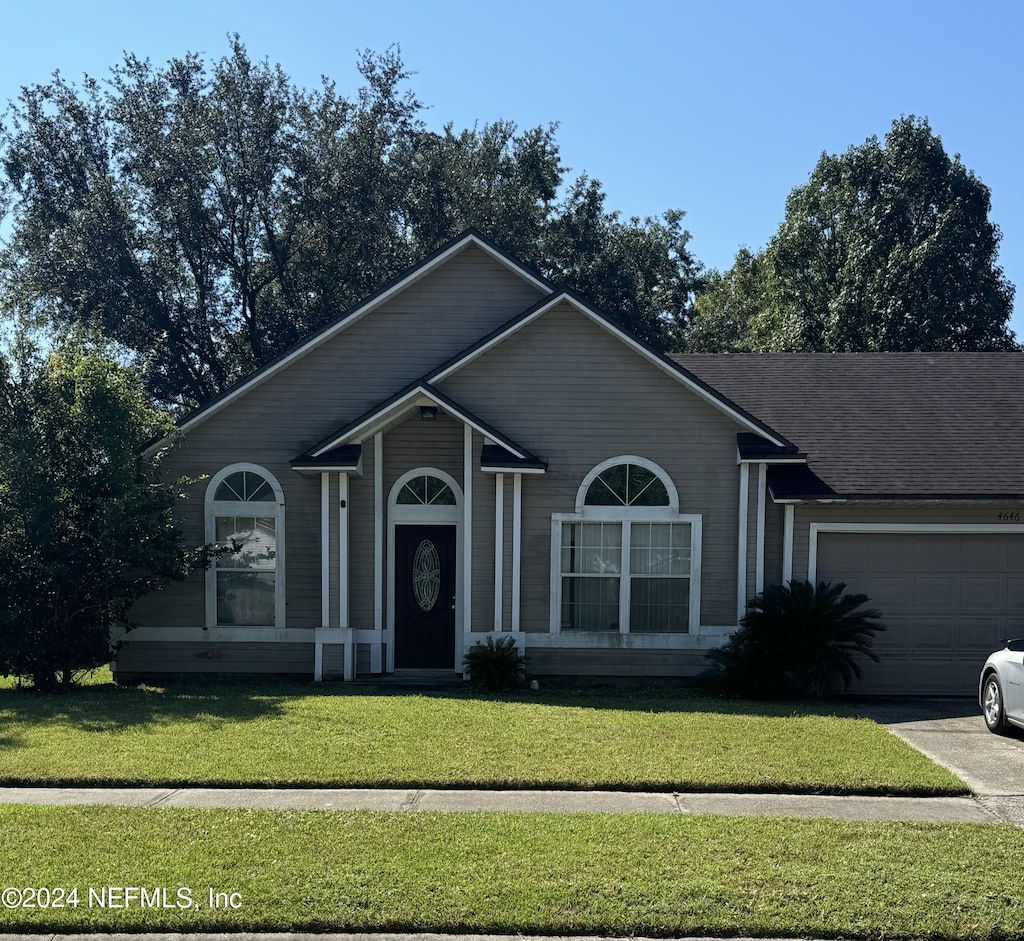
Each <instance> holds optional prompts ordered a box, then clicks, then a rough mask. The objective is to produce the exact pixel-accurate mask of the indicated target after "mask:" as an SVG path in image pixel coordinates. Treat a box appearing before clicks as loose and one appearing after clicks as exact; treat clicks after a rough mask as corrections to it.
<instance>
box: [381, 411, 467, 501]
mask: <svg viewBox="0 0 1024 941" xmlns="http://www.w3.org/2000/svg"><path fill="white" fill-rule="evenodd" d="M463 451H464V447H463V424H462V422H461V421H458V420H456V419H454V418H452V417H451V416H450V415H447V414H446V413H445V412H444V411H443V410H440V411H438V414H437V418H436V420H434V421H422V420H421V419H420V416H419V410H418V409H414V410H413V412H412V414H411V415H410V417H409V418H407V419H406V420H405V421H403V422H402V423H401V424H400V425H398V426H396V427H395V428H392V429H391V430H390V431H389V432H387V433H386V434H385V435H384V499H385V500H387V499H388V495H389V494H390V493H391V488H392V487H394V485H395V481H396V480H398V478H399V477H401V476H402V475H403V474H406V473H408V472H409V471H411V470H414V469H415V468H417V467H436V468H437V469H438V470H442V471H444V472H445V473H446V474H450V475H451V476H452V477H454V478H455V480H456V482H457V483H458V485H459V486H460V487H463V489H464V483H463V479H462V478H463V459H462V457H463Z"/></svg>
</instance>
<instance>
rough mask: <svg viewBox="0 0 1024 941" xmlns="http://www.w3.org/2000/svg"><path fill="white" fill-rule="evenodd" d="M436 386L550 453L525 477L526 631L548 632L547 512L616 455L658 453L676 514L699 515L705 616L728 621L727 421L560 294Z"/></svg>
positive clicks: (730, 517) (730, 429) (730, 465)
mask: <svg viewBox="0 0 1024 941" xmlns="http://www.w3.org/2000/svg"><path fill="white" fill-rule="evenodd" d="M441 388H442V389H443V390H444V391H445V392H446V393H447V394H449V395H451V396H452V397H453V398H455V399H456V400H457V401H459V402H460V403H461V404H463V405H464V406H465V407H466V408H468V409H470V410H471V411H473V412H474V413H475V414H477V415H479V416H480V417H481V418H482V419H483V420H485V421H487V422H489V423H490V424H492V425H494V426H495V427H497V428H500V429H501V431H502V432H503V433H505V434H507V435H509V436H510V437H511V438H512V439H513V440H515V441H516V442H518V443H519V444H521V445H522V446H523V447H525V448H528V449H529V450H531V451H532V452H533V453H534V454H536V455H537V456H538V457H541V458H543V459H544V460H546V461H547V462H548V465H549V466H548V472H547V473H546V474H545V475H543V476H534V475H524V477H523V542H522V580H523V601H522V626H523V628H524V629H525V630H527V631H531V632H544V633H546V632H547V631H548V630H549V624H550V610H549V599H548V595H549V583H550V568H549V566H550V561H551V560H550V556H551V514H552V513H565V512H572V511H573V509H574V503H575V498H576V492H577V490H578V488H579V486H580V483H581V482H582V480H583V478H584V476H585V475H586V474H587V473H588V472H589V471H590V470H591V469H592V468H593V467H594V466H595V465H596V464H598V463H599V462H600V461H603V460H605V459H607V458H610V457H614V456H616V455H620V454H636V455H639V456H641V457H646V458H648V459H650V460H652V461H655V462H656V463H658V464H659V465H660V466H661V467H663V468H664V470H665V471H666V472H667V473H668V474H669V475H670V476H671V478H672V480H673V482H674V483H675V485H676V488H677V489H678V491H679V500H680V512H682V513H696V514H701V515H702V517H703V540H704V551H703V573H704V577H703V582H702V605H701V609H702V610H701V622H702V623H703V624H707V625H729V624H735V623H736V551H737V516H736V513H737V510H736V494H737V491H738V487H739V472H738V468H737V465H736V432H737V430H739V429H738V426H737V424H736V423H735V422H734V421H733V420H731V419H730V418H728V417H727V416H726V415H725V414H723V413H722V412H720V411H719V410H718V409H716V408H714V407H713V406H711V405H709V404H708V403H706V402H704V401H702V400H701V399H699V398H698V397H697V396H696V395H694V394H693V393H691V392H689V391H688V390H687V389H686V388H685V387H684V386H683V385H682V384H681V383H679V382H678V381H676V380H675V379H673V378H672V377H671V376H669V375H667V374H666V373H665V372H663V371H662V370H661V369H659V368H658V367H657V366H655V365H654V364H652V363H649V362H648V361H646V360H645V359H644V358H642V357H641V356H640V355H639V354H637V353H636V352H635V351H634V350H632V349H630V348H629V347H627V346H626V345H625V344H624V343H622V342H621V341H620V340H618V339H616V338H615V337H614V336H612V335H611V334H609V333H608V332H607V331H606V330H605V329H604V328H602V327H601V326H599V325H598V324H595V323H593V322H592V321H591V320H589V319H588V318H587V317H585V315H583V314H580V313H579V312H578V311H576V310H575V309H573V308H572V307H571V306H570V305H568V304H561V305H558V306H557V307H555V308H553V309H552V310H551V311H549V312H547V313H546V314H544V315H543V316H541V317H539V318H538V319H537V320H535V321H533V322H532V323H530V324H528V325H527V326H525V327H523V328H522V329H520V330H519V331H518V332H516V333H515V334H513V335H511V336H509V337H507V338H506V339H505V340H503V341H502V343H501V344H499V345H498V346H497V347H495V348H494V349H492V350H489V351H488V352H486V353H484V354H482V355H481V356H480V357H478V358H477V359H476V360H475V361H473V362H471V363H469V364H468V365H466V366H464V367H463V368H462V369H460V370H459V371H457V372H455V373H453V374H452V375H451V376H449V377H448V378H446V379H445V380H443V382H442V383H441ZM492 492H493V488H492ZM510 502H511V501H510ZM491 516H492V518H493V504H492V507H491ZM474 545H475V547H476V544H474Z"/></svg>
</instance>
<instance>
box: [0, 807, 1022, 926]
mask: <svg viewBox="0 0 1024 941" xmlns="http://www.w3.org/2000/svg"><path fill="white" fill-rule="evenodd" d="M0 859H4V860H5V872H4V874H3V885H5V886H9V887H11V889H8V890H7V892H5V893H4V902H5V905H10V904H11V903H12V902H14V903H17V902H19V901H22V902H23V901H25V900H26V899H28V900H30V901H34V902H35V903H36V905H37V907H36V908H35V909H29V908H20V907H9V908H6V909H0V931H37V932H41V931H65V930H71V931H87V930H92V931H96V930H127V931H177V932H192V931H239V930H248V931H301V930H313V931H319V930H338V931H349V930H354V931H371V930H376V931H405V930H427V931H445V932H502V933H524V934H533V933H538V934H559V933H566V934H616V935H634V934H639V935H655V936H657V935H674V936H677V937H680V936H691V935H704V934H711V935H737V934H739V935H752V936H772V937H778V936H801V937H817V938H833V937H844V938H873V939H881V938H886V939H902V938H943V939H959V938H964V939H984V938H993V939H995V938H1010V937H1020V936H1021V935H1022V934H1024V903H1022V901H1021V891H1020V873H1021V872H1022V871H1024V833H1022V832H1021V831H1020V830H1018V829H1016V828H1014V827H1010V826H1004V825H977V824H974V825H967V824H958V825H937V824H880V823H871V824H854V823H842V822H837V821H826V820H793V819H786V818H779V817H774V818H724V817H680V816H670V815H660V814H635V815H633V814H624V815H606V814H573V815H557V814H425V813H401V814H386V813H369V812H326V811H307V812H286V811H256V810H246V811H234V810H193V809H177V808H175V809H167V808H164V809H139V808H128V809H122V808H111V807H0ZM24 887H35V888H40V887H45V888H49V889H50V890H54V889H58V888H60V889H63V890H65V892H64V893H63V894H62V895H61V901H62V902H63V903H64V907H61V908H56V907H52V906H53V902H54V899H56V898H57V897H58V893H55V892H53V891H51V892H50V893H49V894H48V895H47V897H46V901H47V904H49V905H50V906H51V907H49V908H45V909H43V908H40V907H38V906H39V904H40V901H41V900H42V895H41V894H40V893H35V894H33V895H30V896H26V895H25V894H24V893H22V892H18V893H17V894H16V895H11V894H10V892H11V891H12V889H13V890H18V889H21V888H24ZM72 888H77V890H78V892H77V898H76V903H77V907H75V906H73V905H72V904H70V903H69V901H68V899H69V896H68V894H67V892H68V890H70V889H72ZM142 888H145V889H146V892H147V898H146V900H145V901H144V900H143V899H142V896H141V892H140V890H141V889H142ZM90 889H92V890H93V892H92V893H90V891H89V890H90ZM211 889H212V890H213V892H214V893H216V894H219V896H220V903H221V907H217V908H211V907H210V890H211ZM160 890H162V891H160ZM180 890H187V891H186V893H185V894H182V893H181V891H180ZM232 896H234V898H233V902H234V905H235V906H237V907H232ZM168 905H169V906H170V907H165V906H168ZM178 905H184V906H185V907H183V908H178V907H177V906H178Z"/></svg>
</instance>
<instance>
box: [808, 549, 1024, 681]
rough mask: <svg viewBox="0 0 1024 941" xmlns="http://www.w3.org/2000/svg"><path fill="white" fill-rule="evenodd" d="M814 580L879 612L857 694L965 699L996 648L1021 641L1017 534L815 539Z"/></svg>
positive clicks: (1021, 560)
mask: <svg viewBox="0 0 1024 941" xmlns="http://www.w3.org/2000/svg"><path fill="white" fill-rule="evenodd" d="M817 580H818V581H833V582H834V581H842V582H846V583H847V585H848V586H849V590H851V591H858V592H863V593H865V594H866V595H868V596H869V597H870V598H871V602H870V606H871V607H873V608H877V609H879V610H880V611H881V612H882V620H883V622H884V623H885V625H886V627H887V628H888V630H886V631H885V632H884V633H882V634H879V635H878V636H877V638H876V640H875V643H874V647H873V649H874V651H875V653H877V654H878V656H879V657H880V658H881V662H880V663H872V662H871V661H869V660H864V661H863V663H862V665H863V669H864V678H863V680H862V681H861V683H860V684H859V686H858V691H860V692H870V693H904V692H906V693H945V694H967V695H974V694H976V693H977V684H978V674H979V672H980V670H981V667H982V665H983V664H984V662H985V659H986V658H987V657H988V655H989V654H990V653H991V652H992V651H993V650H995V649H996V647H997V646H998V644H999V641H1000V640H1002V639H1004V638H1006V637H1022V636H1024V535H1022V534H1012V535H1011V534H988V533H982V534H976V533H970V534H964V533H927V534H922V533H899V534H896V533H828V532H819V533H818V567H817Z"/></svg>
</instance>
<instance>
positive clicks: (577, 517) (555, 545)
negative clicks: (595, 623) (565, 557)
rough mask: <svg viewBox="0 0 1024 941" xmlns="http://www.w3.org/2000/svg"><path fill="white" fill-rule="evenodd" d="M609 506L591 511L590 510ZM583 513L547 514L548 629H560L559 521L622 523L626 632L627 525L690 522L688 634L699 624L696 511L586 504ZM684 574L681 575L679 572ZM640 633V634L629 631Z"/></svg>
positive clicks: (625, 628) (622, 626) (624, 626)
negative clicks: (549, 523)
mask: <svg viewBox="0 0 1024 941" xmlns="http://www.w3.org/2000/svg"><path fill="white" fill-rule="evenodd" d="M609 509H610V510H612V511H613V512H612V513H611V514H609V513H594V512H591V511H594V510H609ZM586 510H587V512H584V513H552V514H551V621H550V632H551V633H552V634H561V633H562V564H561V560H562V524H563V523H582V522H588V523H615V524H621V526H622V562H621V564H620V566H619V568H620V572H619V575H618V578H619V633H620V634H629V633H630V630H629V603H630V596H629V593H630V587H631V581H632V577H633V576H632V573H631V572H630V570H629V551H630V550H629V545H630V539H629V527H630V524H632V523H689V524H690V575H689V578H690V614H689V621H688V623H687V626H686V632H687V633H688V634H696V633H697V632H698V630H699V628H700V581H701V548H702V545H703V540H702V520H703V518H702V517H701V516H700V515H699V514H694V513H679V512H677V511H676V510H674V509H672V507H618V508H616V507H599V506H591V507H587V508H586ZM679 577H684V576H679ZM571 633H572V635H573V636H574V637H592V636H594V635H598V636H604V635H609V634H612V633H614V632H613V631H572V632H571ZM681 633H682V632H681V631H666V632H661V633H659V632H657V631H643V633H642V636H644V637H674V636H677V635H679V634H681ZM633 636H641V635H633Z"/></svg>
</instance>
